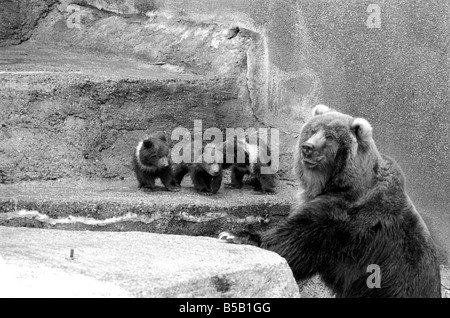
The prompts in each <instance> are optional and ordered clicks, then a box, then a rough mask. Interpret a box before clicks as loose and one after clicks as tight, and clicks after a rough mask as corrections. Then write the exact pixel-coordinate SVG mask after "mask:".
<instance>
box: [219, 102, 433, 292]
mask: <svg viewBox="0 0 450 318" xmlns="http://www.w3.org/2000/svg"><path fill="white" fill-rule="evenodd" d="M296 152H297V153H296V155H295V159H294V160H295V162H294V168H295V169H294V170H295V174H296V176H297V177H298V178H299V180H300V182H301V184H302V186H303V188H304V192H303V193H302V196H303V199H302V201H303V202H302V203H301V204H299V205H297V206H295V207H294V208H293V209H292V212H291V214H290V215H289V216H288V217H287V218H286V219H285V220H283V221H282V222H280V223H279V224H277V225H276V226H275V227H274V228H273V229H271V230H269V231H267V232H264V233H249V232H241V233H238V234H236V235H232V234H229V233H226V232H225V233H221V235H220V238H221V239H225V240H227V241H229V242H234V243H249V244H256V245H258V246H261V247H263V248H266V249H269V250H272V251H275V252H277V253H278V254H280V255H281V256H283V257H284V258H285V259H286V260H287V262H288V263H289V265H290V266H291V268H292V271H293V273H294V276H295V278H296V279H297V280H301V279H306V278H309V277H311V276H313V275H315V274H319V275H320V276H321V278H322V279H323V281H324V282H325V284H326V285H327V286H328V287H329V288H330V289H331V290H332V291H333V292H334V293H335V295H336V296H337V297H440V296H441V292H440V273H439V265H438V261H437V252H436V248H435V245H434V243H433V240H432V238H431V236H430V233H429V232H428V229H427V227H426V225H425V223H424V222H423V220H422V218H421V217H420V215H419V214H418V213H417V211H416V209H415V207H414V205H413V203H412V202H411V200H410V198H409V197H408V195H407V194H406V191H405V178H404V176H403V172H402V171H401V169H400V167H399V166H398V165H397V164H396V163H395V162H394V160H392V159H391V158H389V157H387V156H385V155H382V154H380V153H379V152H378V150H377V147H376V145H375V142H374V140H373V139H372V127H371V125H370V124H369V123H368V122H367V120H365V119H363V118H353V117H351V116H349V115H346V114H342V113H339V112H337V111H334V110H332V109H330V108H328V107H326V106H324V105H318V106H316V107H315V108H314V110H313V118H312V119H311V120H310V121H309V122H307V123H306V124H305V125H304V126H303V128H302V130H301V134H300V138H299V143H298V146H297V149H296ZM373 268H378V269H379V270H380V271H379V274H380V275H381V277H379V278H380V280H379V285H376V284H375V285H374V284H372V283H373V281H372V280H371V279H370V276H371V275H372V270H373Z"/></svg>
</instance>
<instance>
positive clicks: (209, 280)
mask: <svg viewBox="0 0 450 318" xmlns="http://www.w3.org/2000/svg"><path fill="white" fill-rule="evenodd" d="M0 237H2V240H1V241H0V251H1V252H0V256H1V258H2V259H0V267H1V268H0V279H1V280H2V284H0V296H8V297H244V298H245V297H258V298H259V297H298V296H299V292H298V286H297V284H296V282H295V280H294V278H293V275H292V272H291V270H290V268H289V267H288V265H287V263H286V261H285V260H284V259H283V258H281V257H280V256H278V255H277V254H275V253H272V252H269V251H265V250H261V249H258V248H256V247H252V246H245V245H232V244H226V243H223V242H221V241H219V240H217V239H212V238H205V237H189V236H177V235H161V234H152V233H139V232H127V233H107V232H72V231H59V230H51V231H49V230H41V229H26V228H6V227H0ZM71 249H73V250H74V254H73V256H74V258H73V259H70V250H71ZM4 282H6V284H5V283H4Z"/></svg>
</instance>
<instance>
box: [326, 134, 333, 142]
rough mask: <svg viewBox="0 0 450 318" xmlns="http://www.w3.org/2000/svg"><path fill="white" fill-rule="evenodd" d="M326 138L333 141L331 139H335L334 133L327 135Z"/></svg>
mask: <svg viewBox="0 0 450 318" xmlns="http://www.w3.org/2000/svg"><path fill="white" fill-rule="evenodd" d="M325 138H326V139H327V140H328V141H331V140H333V139H334V137H333V135H326V136H325Z"/></svg>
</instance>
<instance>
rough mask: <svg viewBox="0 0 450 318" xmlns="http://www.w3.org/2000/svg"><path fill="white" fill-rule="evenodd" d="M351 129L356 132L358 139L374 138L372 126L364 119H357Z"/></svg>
mask: <svg viewBox="0 0 450 318" xmlns="http://www.w3.org/2000/svg"><path fill="white" fill-rule="evenodd" d="M350 128H351V129H352V131H353V132H354V134H355V136H356V138H358V139H360V140H367V139H368V138H371V137H372V126H371V125H370V124H369V122H368V121H367V120H365V119H364V118H355V119H354V120H353V123H352V124H351V126H350Z"/></svg>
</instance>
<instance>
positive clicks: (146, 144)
mask: <svg viewBox="0 0 450 318" xmlns="http://www.w3.org/2000/svg"><path fill="white" fill-rule="evenodd" d="M142 144H143V145H144V147H145V148H151V147H153V141H151V140H150V139H145V140H144V141H143V143H142Z"/></svg>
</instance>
